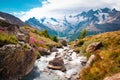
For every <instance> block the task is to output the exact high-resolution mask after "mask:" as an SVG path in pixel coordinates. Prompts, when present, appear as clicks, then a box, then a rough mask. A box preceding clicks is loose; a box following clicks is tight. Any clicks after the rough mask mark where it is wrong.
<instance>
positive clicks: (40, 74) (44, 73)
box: [23, 47, 86, 80]
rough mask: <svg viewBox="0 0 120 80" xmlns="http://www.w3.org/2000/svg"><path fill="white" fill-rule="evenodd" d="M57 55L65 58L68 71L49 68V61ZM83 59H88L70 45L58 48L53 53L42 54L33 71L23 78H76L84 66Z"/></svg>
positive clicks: (47, 79) (60, 79) (39, 79)
mask: <svg viewBox="0 0 120 80" xmlns="http://www.w3.org/2000/svg"><path fill="white" fill-rule="evenodd" d="M56 55H57V56H60V57H62V58H63V61H64V65H65V67H66V69H67V71H66V72H62V71H60V70H52V69H48V68H47V65H48V62H49V61H50V60H53V59H54V58H55V57H56ZM83 60H86V58H85V57H84V56H80V55H79V54H76V53H75V52H74V51H73V50H72V49H70V48H69V47H63V48H58V52H52V53H51V55H48V56H41V58H40V59H38V60H36V62H35V66H34V69H33V71H32V72H31V73H30V74H29V75H28V76H26V77H25V78H24V79H23V80H76V79H77V78H78V77H79V72H80V70H81V69H82V68H83V67H84V66H82V65H81V61H83Z"/></svg>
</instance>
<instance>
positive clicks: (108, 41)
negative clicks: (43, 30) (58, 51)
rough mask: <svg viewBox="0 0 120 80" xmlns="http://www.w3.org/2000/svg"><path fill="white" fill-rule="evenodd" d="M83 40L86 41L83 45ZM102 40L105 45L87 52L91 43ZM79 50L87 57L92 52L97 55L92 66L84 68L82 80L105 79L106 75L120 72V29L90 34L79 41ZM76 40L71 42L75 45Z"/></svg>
mask: <svg viewBox="0 0 120 80" xmlns="http://www.w3.org/2000/svg"><path fill="white" fill-rule="evenodd" d="M81 42H84V43H83V44H82V45H81V44H80V43H81ZM93 42H102V44H103V47H101V48H100V49H98V50H96V51H93V52H91V53H87V52H86V48H87V46H88V45H89V44H90V43H93ZM77 44H78V47H76V48H75V50H76V49H77V52H82V53H83V54H84V55H85V56H86V57H88V58H89V57H90V56H91V55H92V54H94V55H96V56H97V57H96V58H95V60H94V61H93V62H92V63H91V65H90V67H88V68H84V69H83V70H82V72H81V75H80V77H81V79H80V80H103V79H104V78H105V77H107V76H109V75H112V74H115V73H118V72H120V31H115V32H107V33H103V34H98V35H94V36H89V37H86V38H83V39H80V40H79V41H78V43H77ZM73 45H74V42H72V43H71V47H73Z"/></svg>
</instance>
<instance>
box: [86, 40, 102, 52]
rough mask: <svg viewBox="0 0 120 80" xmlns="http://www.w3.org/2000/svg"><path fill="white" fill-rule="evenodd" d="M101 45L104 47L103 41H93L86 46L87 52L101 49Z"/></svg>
mask: <svg viewBox="0 0 120 80" xmlns="http://www.w3.org/2000/svg"><path fill="white" fill-rule="evenodd" d="M100 47H102V43H101V42H94V43H91V44H89V45H88V46H87V48H86V52H93V51H95V50H97V49H99V48H100Z"/></svg>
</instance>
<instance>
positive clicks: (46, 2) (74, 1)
mask: <svg viewBox="0 0 120 80" xmlns="http://www.w3.org/2000/svg"><path fill="white" fill-rule="evenodd" d="M119 3H120V0H43V2H42V4H43V6H42V7H38V8H33V9H30V10H29V11H27V12H19V13H14V15H15V16H17V17H19V18H20V19H22V20H23V21H25V20H27V19H29V18H30V17H36V18H37V19H39V18H40V17H44V16H47V17H59V18H60V17H63V16H64V15H68V14H75V13H78V12H80V11H84V10H89V9H97V8H104V7H109V8H116V9H119V10H120V4H119Z"/></svg>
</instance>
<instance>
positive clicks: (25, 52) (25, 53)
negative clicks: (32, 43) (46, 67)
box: [0, 44, 36, 80]
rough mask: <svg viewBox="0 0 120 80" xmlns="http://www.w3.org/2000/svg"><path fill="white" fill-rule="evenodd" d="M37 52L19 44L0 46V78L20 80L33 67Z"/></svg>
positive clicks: (2, 79)
mask: <svg viewBox="0 0 120 80" xmlns="http://www.w3.org/2000/svg"><path fill="white" fill-rule="evenodd" d="M35 59H36V54H35V53H34V52H33V50H32V49H31V48H25V49H23V47H22V46H21V45H19V44H17V45H14V44H9V45H4V46H3V47H0V75H1V76H0V80H19V79H21V78H22V77H23V76H25V75H27V74H28V73H29V72H30V71H31V70H32V69H33V65H34V62H35Z"/></svg>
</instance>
